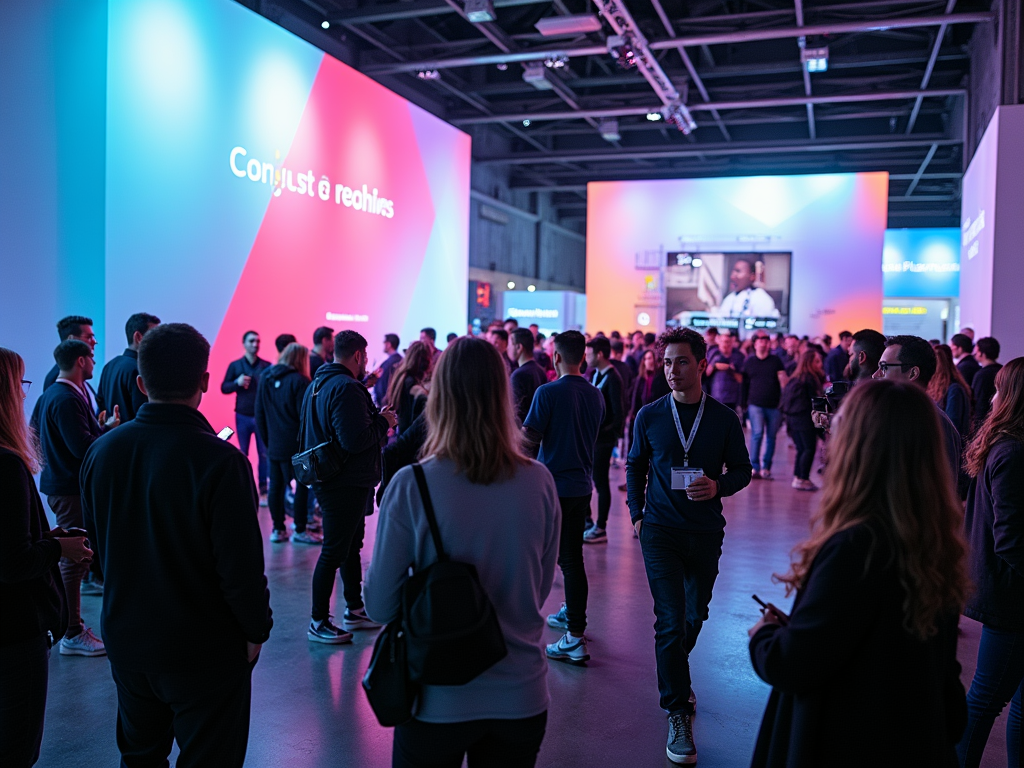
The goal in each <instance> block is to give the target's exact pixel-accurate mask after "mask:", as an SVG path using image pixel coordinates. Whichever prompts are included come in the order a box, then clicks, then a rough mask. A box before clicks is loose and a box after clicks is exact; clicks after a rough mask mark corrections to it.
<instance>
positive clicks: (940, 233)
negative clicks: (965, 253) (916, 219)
mask: <svg viewBox="0 0 1024 768" xmlns="http://www.w3.org/2000/svg"><path fill="white" fill-rule="evenodd" d="M882 288H883V293H884V295H885V297H886V298H892V297H907V298H955V297H958V296H959V295H960V230H959V229H957V228H955V227H951V228H942V229H887V230H885V244H884V246H883V248H882Z"/></svg>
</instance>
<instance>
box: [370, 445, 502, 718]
mask: <svg viewBox="0 0 1024 768" xmlns="http://www.w3.org/2000/svg"><path fill="white" fill-rule="evenodd" d="M413 472H414V473H415V475H416V483H417V485H418V486H419V489H420V496H421V498H422V500H423V511H424V512H425V514H426V517H427V523H428V524H429V526H430V535H431V538H432V539H433V541H434V548H435V549H436V550H437V562H435V563H434V564H433V565H430V566H428V567H426V568H424V569H422V570H420V571H417V572H416V573H414V574H413V575H412V576H410V577H409V580H408V581H406V582H405V584H404V585H403V586H402V615H401V618H400V619H398V620H397V621H395V622H392V623H391V624H389V625H388V626H387V627H385V628H384V629H383V630H382V631H381V634H380V636H379V637H378V638H377V645H376V647H375V648H374V653H373V658H372V660H371V662H370V668H369V669H368V670H367V672H366V676H365V677H364V678H363V688H364V689H365V690H366V695H367V698H368V699H369V700H370V706H371V707H372V708H373V711H374V713H375V714H376V715H377V719H378V720H380V722H381V724H382V725H385V726H389V725H397V724H399V723H401V722H404V721H405V720H408V719H409V718H410V717H412V703H413V701H414V699H415V692H416V689H417V688H418V687H419V686H420V685H465V684H466V683H468V682H470V681H471V680H473V679H474V678H476V677H478V676H479V675H480V674H482V673H483V672H485V671H487V670H488V669H490V668H491V667H493V666H494V665H495V664H497V663H498V662H499V661H501V660H502V659H503V658H505V656H507V655H508V648H506V646H505V637H504V635H502V632H501V626H500V625H499V624H498V616H497V614H496V613H495V611H494V606H493V605H492V604H491V601H490V599H489V598H488V597H487V593H486V592H485V591H484V588H483V586H482V585H481V584H480V578H479V576H478V575H477V572H476V568H475V567H474V566H472V565H470V564H468V563H458V562H455V561H453V560H451V559H449V557H448V555H447V553H446V552H445V551H444V546H443V545H442V543H441V533H440V530H439V529H438V526H437V518H436V517H435V516H434V505H433V503H432V502H431V500H430V491H429V490H428V488H427V479H426V476H425V475H424V474H423V468H422V467H421V466H420V465H419V464H413ZM406 715H407V716H406Z"/></svg>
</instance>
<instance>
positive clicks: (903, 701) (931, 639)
mask: <svg viewBox="0 0 1024 768" xmlns="http://www.w3.org/2000/svg"><path fill="white" fill-rule="evenodd" d="M830 453H831V460H830V461H829V464H828V469H827V471H826V473H825V486H824V492H823V494H822V499H821V505H820V507H819V508H818V511H817V512H816V513H815V514H814V517H813V518H812V529H811V536H810V538H809V539H808V540H806V541H804V542H803V543H801V544H799V545H797V547H796V548H795V550H794V557H793V562H792V565H791V567H790V570H789V572H788V573H786V574H785V575H782V576H778V577H777V578H778V579H779V580H780V581H781V582H782V583H783V584H785V585H786V587H787V589H789V590H796V591H797V596H796V600H795V602H794V604H793V610H792V612H791V614H790V615H789V616H786V615H785V614H784V613H782V612H781V611H779V610H778V609H777V608H775V607H774V606H772V605H770V604H768V605H765V606H764V611H763V617H762V618H761V620H760V621H758V622H757V623H756V624H755V625H754V626H753V627H752V628H751V629H750V631H749V635H750V658H751V662H752V663H753V666H754V671H755V672H756V673H757V675H758V677H760V678H761V679H762V680H764V681H765V682H766V683H768V684H769V685H771V686H772V693H771V696H770V697H769V699H768V705H767V708H766V709H765V713H764V718H763V720H762V723H761V729H760V733H759V734H758V737H757V743H756V746H755V749H754V755H753V760H752V761H751V765H752V766H753V768H776V766H778V767H780V768H781V767H782V766H786V767H787V768H804V767H806V768H812V767H813V766H829V767H830V768H843V767H844V766H850V767H851V768H852V767H853V766H861V765H864V764H866V763H867V764H877V765H901V766H902V765H927V766H956V765H957V759H956V754H955V751H954V748H955V745H956V743H957V741H958V739H959V738H960V734H961V733H962V732H963V729H964V724H965V722H966V720H967V706H966V702H965V694H964V688H963V685H962V684H961V682H960V664H959V663H958V662H957V658H956V645H957V618H958V614H959V613H960V611H961V609H962V608H963V606H964V602H965V599H966V597H967V593H968V577H967V548H966V545H965V543H964V539H963V534H962V532H961V525H962V519H963V515H962V512H961V507H960V502H959V499H958V498H957V494H956V486H955V482H954V478H953V477H952V474H951V473H950V470H949V465H948V462H947V461H946V456H945V452H944V449H943V445H942V432H941V430H940V427H939V421H938V415H937V414H936V412H935V406H934V405H933V403H932V402H931V400H930V399H929V398H928V396H927V395H926V394H925V392H924V390H923V389H922V388H920V387H918V386H917V385H915V384H912V383H902V382H901V383H897V382H893V381H877V382H868V383H864V384H861V385H858V386H857V387H856V388H854V389H853V390H852V391H851V393H850V394H849V395H847V396H846V398H845V399H844V401H843V404H842V407H841V409H840V411H839V414H838V416H837V418H835V419H833V421H832V442H831V444H830ZM922 477H927V478H930V482H928V483H921V482H920V478H922Z"/></svg>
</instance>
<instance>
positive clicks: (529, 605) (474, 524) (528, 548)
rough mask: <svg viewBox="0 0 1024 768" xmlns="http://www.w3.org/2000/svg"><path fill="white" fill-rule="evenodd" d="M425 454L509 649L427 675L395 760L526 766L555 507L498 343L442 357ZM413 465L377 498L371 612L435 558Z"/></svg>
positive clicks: (447, 532)
mask: <svg viewBox="0 0 1024 768" xmlns="http://www.w3.org/2000/svg"><path fill="white" fill-rule="evenodd" d="M426 419H427V441H426V444H425V445H424V447H423V449H422V451H421V454H420V455H421V456H422V457H423V458H422V459H421V460H420V466H421V467H422V471H423V474H424V476H425V478H426V484H427V487H428V489H429V495H430V498H431V500H432V502H433V507H434V511H435V515H436V517H437V525H438V528H439V530H440V538H441V541H442V542H443V544H444V548H445V550H446V552H447V554H448V556H449V557H450V558H451V559H452V560H453V561H457V562H461V563H469V564H471V565H473V566H475V567H476V569H477V573H478V574H479V577H480V583H481V584H482V585H483V588H484V590H485V591H486V592H487V595H488V597H489V598H490V600H491V602H492V603H493V605H494V607H495V610H496V611H497V614H498V619H499V621H500V623H501V629H502V632H503V634H504V636H505V644H506V646H507V647H508V655H507V656H506V657H505V658H504V659H502V660H501V661H499V662H498V663H497V664H495V665H494V666H493V667H491V668H490V669H488V670H487V671H485V672H484V673H483V674H481V675H479V676H478V677H476V678H475V679H473V680H471V681H470V682H469V683H467V684H465V685H461V686H456V687H452V686H429V685H428V686H423V688H422V691H421V693H420V695H419V699H418V701H417V703H416V710H415V716H414V718H413V719H412V720H411V721H409V722H408V723H405V724H403V725H400V726H398V727H397V728H396V729H395V738H394V755H393V761H392V765H393V766H395V767H396V768H412V767H413V766H437V765H461V764H462V760H463V758H464V756H466V754H467V753H468V756H469V765H470V766H471V768H476V767H477V766H492V765H498V764H499V763H500V765H503V766H507V767H508V768H517V767H519V766H522V767H523V768H527V767H529V766H533V765H534V764H535V762H536V759H537V751H538V750H539V749H540V744H541V740H542V739H543V737H544V729H545V724H546V721H547V708H548V690H547V661H546V660H545V659H544V652H543V650H542V647H541V634H542V632H543V628H544V616H543V615H542V613H541V609H542V608H543V605H544V601H545V600H546V599H547V597H548V594H549V593H550V591H551V584H552V580H553V578H554V569H555V561H556V559H557V556H558V537H559V530H560V518H561V513H560V511H559V505H558V495H557V492H556V490H555V483H554V480H553V479H552V477H551V473H550V472H548V470H547V468H546V467H544V465H542V464H540V463H539V462H536V461H532V460H530V459H528V458H526V457H525V456H524V455H523V454H522V452H521V451H520V437H519V431H518V429H517V427H516V422H515V416H514V414H513V412H512V399H511V396H510V394H509V380H508V374H507V373H506V368H505V363H504V362H503V361H502V359H501V356H500V353H499V352H498V351H497V350H496V349H495V348H494V347H493V346H492V345H491V344H489V343H488V342H486V341H485V340H483V339H477V338H473V337H471V336H464V337H462V338H459V339H456V340H455V341H454V342H452V343H451V344H450V345H449V346H448V348H447V349H445V351H444V354H443V355H441V358H440V359H439V360H438V364H437V370H436V371H435V372H434V378H433V383H432V385H431V387H430V395H429V398H428V400H427V408H426ZM414 470H415V467H405V468H404V469H402V470H400V471H399V472H398V473H397V474H396V475H395V477H394V479H393V480H392V481H391V484H390V485H389V486H388V489H387V491H386V492H385V494H384V498H383V500H382V502H381V507H380V521H379V523H378V525H377V541H376V545H375V546H374V551H373V560H372V561H371V563H370V569H369V572H368V574H367V577H366V587H365V590H364V592H365V594H364V597H365V599H366V610H367V612H368V613H369V615H370V616H371V617H372V618H373V619H374V620H375V621H379V622H390V621H392V620H394V619H395V618H396V617H397V616H398V615H399V613H400V611H401V593H402V585H403V584H404V583H405V581H406V580H407V579H408V578H409V568H410V566H411V567H412V568H413V570H414V571H419V570H421V569H423V568H425V567H427V566H428V565H431V564H433V563H434V562H435V561H436V560H437V554H436V552H435V549H434V544H433V543H432V541H431V534H430V531H429V529H428V523H427V518H426V514H425V513H424V511H423V510H424V506H423V497H422V496H421V495H420V491H419V490H418V486H417V481H416V476H415V472H414Z"/></svg>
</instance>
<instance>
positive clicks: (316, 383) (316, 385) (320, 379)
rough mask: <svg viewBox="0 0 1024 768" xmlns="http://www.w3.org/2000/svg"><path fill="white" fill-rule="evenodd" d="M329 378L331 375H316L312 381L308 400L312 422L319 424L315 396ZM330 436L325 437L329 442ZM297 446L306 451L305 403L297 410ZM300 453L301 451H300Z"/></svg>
mask: <svg viewBox="0 0 1024 768" xmlns="http://www.w3.org/2000/svg"><path fill="white" fill-rule="evenodd" d="M330 378H331V374H327V375H326V376H319V375H317V376H316V377H315V378H314V379H313V396H312V397H311V398H310V408H312V410H313V420H314V421H316V422H317V423H318V424H319V419H317V415H316V396H317V395H319V394H320V390H321V389H323V386H324V384H326V383H327V380H328V379H330ZM331 439H332V438H331V435H327V441H328V442H331ZM299 446H301V449H302V450H303V451H304V450H306V403H305V401H303V403H302V408H300V409H299ZM300 452H301V451H300Z"/></svg>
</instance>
